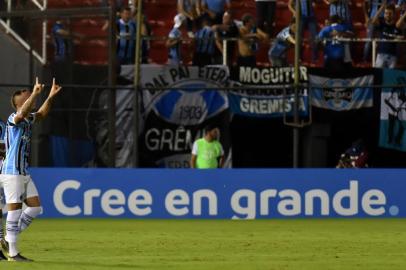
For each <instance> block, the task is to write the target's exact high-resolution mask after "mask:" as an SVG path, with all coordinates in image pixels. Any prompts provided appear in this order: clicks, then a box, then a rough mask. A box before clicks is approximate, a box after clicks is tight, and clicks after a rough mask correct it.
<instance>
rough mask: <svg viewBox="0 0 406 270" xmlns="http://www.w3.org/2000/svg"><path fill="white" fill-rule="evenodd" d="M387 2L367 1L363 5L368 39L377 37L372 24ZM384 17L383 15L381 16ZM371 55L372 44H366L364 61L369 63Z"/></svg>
mask: <svg viewBox="0 0 406 270" xmlns="http://www.w3.org/2000/svg"><path fill="white" fill-rule="evenodd" d="M386 1H387V0H365V1H364V5H363V11H364V17H365V27H366V29H367V38H373V37H374V35H375V27H374V25H373V24H372V23H371V20H372V18H373V17H375V15H376V13H377V12H378V10H379V8H380V7H381V5H382V4H383V3H384V2H386ZM381 17H383V14H381ZM370 54H371V42H366V43H365V46H364V61H365V62H369V59H371V58H370Z"/></svg>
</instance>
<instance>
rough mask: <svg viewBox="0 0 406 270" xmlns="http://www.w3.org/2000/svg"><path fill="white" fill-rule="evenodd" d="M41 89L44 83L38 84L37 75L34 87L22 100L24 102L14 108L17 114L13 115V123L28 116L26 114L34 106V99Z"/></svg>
mask: <svg viewBox="0 0 406 270" xmlns="http://www.w3.org/2000/svg"><path fill="white" fill-rule="evenodd" d="M43 89H44V85H43V84H40V83H39V82H38V77H37V78H36V79H35V85H34V89H33V90H32V93H31V95H30V97H29V98H28V99H27V100H26V101H25V102H24V104H23V105H22V106H21V108H18V107H17V108H16V109H17V114H16V116H15V117H14V124H18V123H19V122H21V121H23V120H24V118H26V117H27V116H28V114H29V113H30V112H31V110H32V108H33V107H34V104H35V100H36V99H37V97H38V96H39V95H40V94H41V92H42V90H43ZM13 102H14V101H13Z"/></svg>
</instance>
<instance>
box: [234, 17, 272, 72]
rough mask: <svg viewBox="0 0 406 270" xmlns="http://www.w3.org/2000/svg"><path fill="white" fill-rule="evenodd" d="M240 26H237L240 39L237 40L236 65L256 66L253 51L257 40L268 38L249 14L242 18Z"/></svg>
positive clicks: (256, 47)
mask: <svg viewBox="0 0 406 270" xmlns="http://www.w3.org/2000/svg"><path fill="white" fill-rule="evenodd" d="M242 23H243V24H242V26H241V27H240V28H239V32H240V39H239V40H238V59H237V64H238V66H251V67H253V66H256V64H257V61H256V57H255V53H256V52H257V50H258V40H265V39H268V35H267V34H265V33H264V32H263V31H262V30H261V29H257V27H256V26H255V20H254V18H253V17H252V15H250V14H245V15H244V16H243V18H242Z"/></svg>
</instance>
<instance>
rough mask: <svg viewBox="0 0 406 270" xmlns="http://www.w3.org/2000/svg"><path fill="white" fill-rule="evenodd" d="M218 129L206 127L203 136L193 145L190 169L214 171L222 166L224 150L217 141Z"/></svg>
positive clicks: (210, 126)
mask: <svg viewBox="0 0 406 270" xmlns="http://www.w3.org/2000/svg"><path fill="white" fill-rule="evenodd" d="M219 133H220V131H219V129H218V128H217V127H215V126H212V125H208V126H207V127H206V128H205V135H204V137H203V138H201V139H198V140H197V141H195V142H194V143H193V149H192V158H191V160H190V167H191V168H197V169H216V168H223V166H224V150H223V147H222V146H221V143H220V142H219V141H218V137H219Z"/></svg>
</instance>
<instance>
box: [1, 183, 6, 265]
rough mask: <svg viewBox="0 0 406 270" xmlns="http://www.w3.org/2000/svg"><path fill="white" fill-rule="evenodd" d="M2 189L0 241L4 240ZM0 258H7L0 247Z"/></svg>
mask: <svg viewBox="0 0 406 270" xmlns="http://www.w3.org/2000/svg"><path fill="white" fill-rule="evenodd" d="M1 193H3V191H2V189H0V243H2V242H5V239H4V226H3V210H2V209H3V207H4V205H3V202H2V198H1V197H2V194H1ZM0 260H7V257H6V256H5V255H4V253H3V251H2V248H1V249H0Z"/></svg>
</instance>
